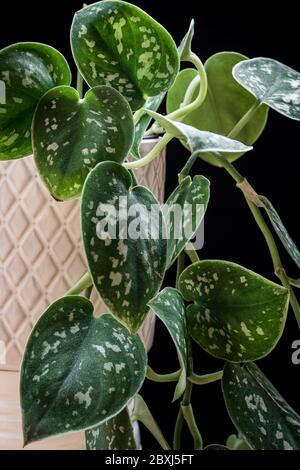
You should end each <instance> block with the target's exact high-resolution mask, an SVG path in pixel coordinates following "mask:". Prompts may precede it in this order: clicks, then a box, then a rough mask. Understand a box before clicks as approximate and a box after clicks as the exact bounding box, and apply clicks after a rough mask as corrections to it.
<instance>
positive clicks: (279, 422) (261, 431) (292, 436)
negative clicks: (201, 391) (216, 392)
mask: <svg viewBox="0 0 300 470" xmlns="http://www.w3.org/2000/svg"><path fill="white" fill-rule="evenodd" d="M222 388H223V395H224V398H225V402H226V406H227V409H228V412H229V415H230V417H231V419H232V421H233V423H234V424H235V426H236V427H237V429H238V430H239V431H240V433H241V434H242V435H243V436H244V437H245V438H246V440H247V442H248V443H249V444H250V446H251V447H252V448H253V449H256V450H299V449H300V416H299V415H298V414H297V413H296V412H295V411H294V410H293V409H292V408H291V407H290V406H289V405H288V403H287V402H286V401H285V400H284V398H283V397H282V396H281V395H280V394H279V392H278V391H277V390H276V389H275V388H274V386H273V385H272V384H271V383H270V381H269V380H268V379H267V377H266V376H265V375H264V374H263V373H262V372H261V371H260V369H259V368H258V367H257V366H256V365H255V364H253V363H248V364H245V365H244V366H240V365H238V364H230V363H228V364H226V366H225V368H224V374H223V379H222Z"/></svg>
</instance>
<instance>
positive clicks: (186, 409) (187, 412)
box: [182, 404, 203, 450]
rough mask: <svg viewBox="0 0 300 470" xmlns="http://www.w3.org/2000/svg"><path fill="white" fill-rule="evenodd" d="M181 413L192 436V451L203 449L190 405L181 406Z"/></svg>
mask: <svg viewBox="0 0 300 470" xmlns="http://www.w3.org/2000/svg"><path fill="white" fill-rule="evenodd" d="M182 413H183V416H184V419H185V420H186V422H187V425H188V427H189V430H190V433H191V435H192V436H193V439H194V449H195V450H201V449H202V448H203V440H202V436H201V434H200V431H199V429H198V426H197V423H196V421H195V416H194V412H193V408H192V405H191V404H189V405H187V406H184V405H182Z"/></svg>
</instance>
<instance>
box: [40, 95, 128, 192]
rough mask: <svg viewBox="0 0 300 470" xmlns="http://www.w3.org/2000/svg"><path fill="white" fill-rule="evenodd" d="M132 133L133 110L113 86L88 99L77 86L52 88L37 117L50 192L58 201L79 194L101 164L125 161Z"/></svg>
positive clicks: (42, 172) (42, 171)
mask: <svg viewBox="0 0 300 470" xmlns="http://www.w3.org/2000/svg"><path fill="white" fill-rule="evenodd" d="M133 134H134V125H133V119H132V113H131V109H130V107H129V105H128V103H127V101H126V100H125V99H124V98H123V97H122V95H120V93H119V92H117V91H116V90H114V89H113V88H111V87H107V86H102V87H101V86H99V87H96V88H93V89H91V90H89V91H88V92H87V93H86V95H85V98H84V99H80V97H79V95H78V93H77V91H76V90H74V88H70V87H66V86H62V87H57V88H54V89H53V90H50V91H49V92H48V93H46V94H45V95H44V96H43V98H42V99H41V101H40V102H39V105H38V107H37V110H36V113H35V116H34V120H33V146H34V156H35V161H36V164H37V167H38V170H39V173H40V175H41V177H42V179H43V181H44V182H45V184H46V186H47V188H48V189H49V191H50V193H51V194H52V195H53V196H54V197H55V198H56V199H59V200H67V199H72V198H75V197H78V196H80V194H81V191H82V186H83V183H84V181H85V179H86V177H87V175H88V173H89V172H90V170H91V169H92V168H93V167H94V166H95V165H96V164H97V163H99V162H100V161H105V160H112V161H117V162H122V160H123V159H124V158H125V157H126V156H127V154H128V152H129V150H130V147H131V144H132V140H133Z"/></svg>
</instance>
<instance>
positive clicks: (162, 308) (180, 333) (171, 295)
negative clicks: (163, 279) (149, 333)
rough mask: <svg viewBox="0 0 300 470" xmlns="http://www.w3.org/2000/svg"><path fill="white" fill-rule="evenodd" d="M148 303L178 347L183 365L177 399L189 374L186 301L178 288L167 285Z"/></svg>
mask: <svg viewBox="0 0 300 470" xmlns="http://www.w3.org/2000/svg"><path fill="white" fill-rule="evenodd" d="M148 305H149V307H150V308H151V309H152V310H153V311H154V313H155V315H157V316H158V318H159V319H160V320H161V321H162V322H163V323H164V325H165V326H166V327H167V329H168V331H169V333H170V335H171V337H172V339H173V341H174V344H175V346H176V349H177V354H178V359H179V362H180V366H181V375H180V378H179V381H178V383H177V386H176V390H175V394H174V400H177V399H178V398H179V397H180V396H181V395H182V394H183V392H184V390H185V387H186V375H187V344H186V336H187V329H186V317H185V305H184V301H183V298H182V296H181V294H180V292H178V290H176V289H173V288H172V287H166V288H165V289H164V290H162V291H161V292H159V294H157V296H156V297H154V299H152V300H151V301H150V302H149V303H148Z"/></svg>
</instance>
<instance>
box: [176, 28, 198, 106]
mask: <svg viewBox="0 0 300 470" xmlns="http://www.w3.org/2000/svg"><path fill="white" fill-rule="evenodd" d="M194 26H195V22H194V20H192V21H191V23H190V26H189V30H188V32H187V33H186V35H185V36H184V38H183V40H182V41H181V43H180V45H179V47H178V52H179V56H180V59H181V60H183V61H184V60H186V59H187V58H188V57H189V56H190V55H191V53H192V40H193V37H194ZM196 73H197V72H196ZM179 104H180V103H179Z"/></svg>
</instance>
